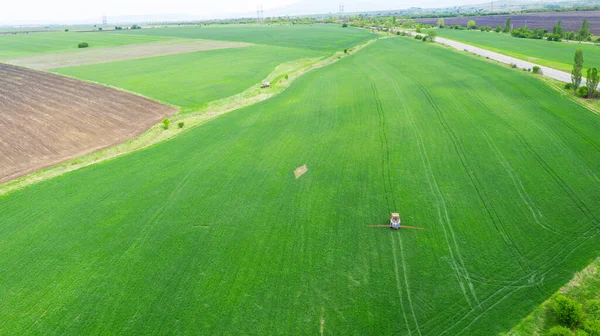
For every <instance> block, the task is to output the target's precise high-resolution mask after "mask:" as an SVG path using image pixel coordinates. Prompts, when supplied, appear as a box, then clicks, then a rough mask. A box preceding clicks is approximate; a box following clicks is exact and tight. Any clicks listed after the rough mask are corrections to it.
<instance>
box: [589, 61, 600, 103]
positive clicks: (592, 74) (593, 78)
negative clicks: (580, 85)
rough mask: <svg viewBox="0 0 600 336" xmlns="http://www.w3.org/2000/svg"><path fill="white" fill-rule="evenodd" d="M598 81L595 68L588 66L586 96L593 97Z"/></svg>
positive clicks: (598, 77) (599, 80)
mask: <svg viewBox="0 0 600 336" xmlns="http://www.w3.org/2000/svg"><path fill="white" fill-rule="evenodd" d="M598 82H600V75H598V70H597V69H596V68H589V69H588V71H587V79H586V86H587V89H588V98H593V97H594V93H595V92H596V89H597V88H598Z"/></svg>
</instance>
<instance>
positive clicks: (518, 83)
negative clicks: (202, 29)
mask: <svg viewBox="0 0 600 336" xmlns="http://www.w3.org/2000/svg"><path fill="white" fill-rule="evenodd" d="M599 129H600V117H598V116H597V115H595V114H592V113H590V112H589V111H587V110H585V109H583V108H581V107H580V106H578V105H576V104H574V103H572V102H571V101H570V100H567V99H565V98H564V97H562V96H561V95H560V93H558V92H556V91H554V90H552V89H550V88H549V87H548V86H547V85H546V84H544V83H543V82H540V81H538V80H537V79H536V78H534V77H532V76H529V75H527V74H523V73H520V72H516V71H507V70H506V69H505V68H502V67H500V66H497V65H495V64H490V63H487V62H484V61H481V60H477V59H475V58H471V57H468V56H465V55H462V54H460V53H456V52H453V51H450V50H447V49H444V48H439V47H436V46H432V45H429V44H425V43H421V42H417V41H415V40H412V39H400V38H392V39H385V40H380V41H378V42H376V43H374V44H372V45H371V46H369V47H366V48H365V49H363V50H362V51H360V52H357V53H356V54H354V55H352V56H350V57H348V58H345V59H342V60H341V61H339V62H337V63H335V64H333V65H331V66H328V67H325V68H322V69H319V70H316V71H314V72H310V73H308V74H306V75H305V76H303V77H301V78H299V79H298V80H297V82H295V83H294V84H293V85H292V86H291V87H290V88H288V89H287V90H286V91H284V92H283V93H281V94H280V95H278V96H276V97H274V98H272V99H270V100H268V101H265V102H262V103H260V104H257V105H254V106H251V107H248V108H245V109H242V110H239V111H236V112H232V113H230V114H227V115H224V116H222V117H220V118H218V119H216V120H214V121H211V122H209V123H207V124H205V125H202V126H200V127H198V128H195V129H192V130H189V131H188V132H186V133H184V134H182V135H181V136H179V137H177V138H175V139H173V140H171V141H168V142H164V143H162V144H159V145H157V146H154V147H151V148H149V149H147V150H143V151H139V152H135V153H133V154H131V155H127V156H125V157H121V158H119V159H115V160H112V161H107V162H104V163H101V164H98V165H94V166H90V167H87V168H84V169H81V170H78V171H75V172H72V173H69V174H67V175H64V176H61V177H58V178H54V179H52V180H48V181H45V182H42V183H39V184H37V185H34V186H31V187H29V188H26V189H24V190H20V191H16V192H13V193H11V194H8V195H5V196H0V203H1V204H2V211H1V212H0V269H2V270H3V272H0V283H1V284H2V286H0V334H2V333H17V334H23V333H28V334H73V335H75V334H78V335H80V334H150V333H153V334H164V333H180V334H184V333H185V334H263V335H264V334H318V333H322V334H338V335H352V334H402V335H459V334H464V335H493V334H496V333H498V332H501V331H507V330H509V329H510V328H511V327H512V326H513V325H515V324H516V323H517V322H518V321H519V320H520V319H521V318H522V317H524V316H525V315H527V314H528V313H529V312H530V311H531V310H533V308H534V307H536V306H537V305H538V304H540V303H541V302H542V301H544V300H545V299H546V298H547V297H548V296H549V295H550V294H552V293H554V292H555V291H556V290H557V289H558V288H559V287H560V286H561V285H562V284H564V283H566V282H567V281H568V280H569V279H570V278H571V277H572V276H573V273H574V272H575V271H576V270H579V269H582V268H583V267H584V266H585V265H587V264H588V263H589V262H590V261H591V260H592V259H593V258H595V257H596V256H597V255H598V252H600V236H599V234H600V227H599V223H598V217H600V210H599V209H600V207H599V205H600V188H599V187H600V180H599V179H598V175H599V171H600V133H599V131H598V130H599ZM303 164H306V165H307V167H308V171H307V173H306V174H304V175H303V176H301V177H300V178H298V179H296V178H295V177H294V174H293V171H294V169H296V168H297V167H299V166H302V165H303ZM391 211H399V212H401V214H402V218H403V222H404V224H406V225H412V226H419V227H424V228H425V230H423V231H417V230H400V231H390V229H387V228H374V227H368V226H367V225H368V224H374V223H382V224H383V223H385V222H386V221H387V219H388V216H389V213H390V212H391Z"/></svg>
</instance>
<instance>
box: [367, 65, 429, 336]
mask: <svg viewBox="0 0 600 336" xmlns="http://www.w3.org/2000/svg"><path fill="white" fill-rule="evenodd" d="M361 71H362V69H361ZM363 75H364V76H365V78H366V79H367V80H368V81H369V82H370V84H371V90H372V91H373V97H374V99H375V104H376V110H377V115H378V119H379V137H380V140H381V141H382V150H383V153H384V157H383V165H382V173H383V179H384V185H385V180H386V170H385V167H387V181H388V183H389V187H390V190H389V191H390V192H391V194H392V195H391V199H392V203H393V205H394V208H396V200H395V197H394V195H395V194H394V192H393V184H392V179H391V173H390V172H391V166H390V162H391V160H390V150H389V141H388V138H387V134H386V132H385V125H386V119H385V114H384V111H383V106H382V104H381V99H380V98H379V92H378V91H377V88H376V86H375V84H374V83H373V81H372V80H371V78H370V77H368V75H367V74H366V73H365V72H364V71H363ZM386 200H388V210H389V206H390V204H389V199H388V198H387V190H386ZM391 239H392V248H393V249H394V262H395V264H394V267H395V269H396V277H397V278H396V281H397V283H398V285H399V284H400V279H399V278H398V265H397V258H396V250H395V242H394V236H393V232H392V234H391ZM401 244H402V243H401V242H400V253H401V259H402V268H403V271H404V274H403V275H404V282H405V287H406V294H407V299H408V303H409V306H410V309H411V312H412V316H413V320H414V322H415V326H416V328H417V332H418V333H419V335H421V329H420V328H419V322H418V321H417V316H416V313H415V309H414V306H413V304H412V299H411V297H410V287H409V283H408V278H407V273H406V272H407V270H406V263H405V259H404V254H403V249H402V245H401ZM399 295H400V297H401V296H402V294H401V291H400V290H399ZM400 300H401V301H402V298H401V299H400ZM402 309H403V312H402V313H403V316H404V318H405V321H406V325H407V329H408V331H409V334H411V330H410V325H409V324H408V319H407V317H406V313H405V312H404V305H403V304H402Z"/></svg>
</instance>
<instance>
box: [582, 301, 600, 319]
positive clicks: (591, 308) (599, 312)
mask: <svg viewBox="0 0 600 336" xmlns="http://www.w3.org/2000/svg"><path fill="white" fill-rule="evenodd" d="M585 312H586V313H587V315H588V317H589V318H591V319H594V320H600V300H590V301H588V302H587V303H586V304H585Z"/></svg>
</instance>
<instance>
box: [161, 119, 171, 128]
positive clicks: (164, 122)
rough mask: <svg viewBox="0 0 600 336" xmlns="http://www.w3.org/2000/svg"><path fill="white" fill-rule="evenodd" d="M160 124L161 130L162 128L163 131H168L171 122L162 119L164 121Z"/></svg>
mask: <svg viewBox="0 0 600 336" xmlns="http://www.w3.org/2000/svg"><path fill="white" fill-rule="evenodd" d="M162 124H163V128H164V129H169V125H171V120H169V119H164V120H163V121H162Z"/></svg>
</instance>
